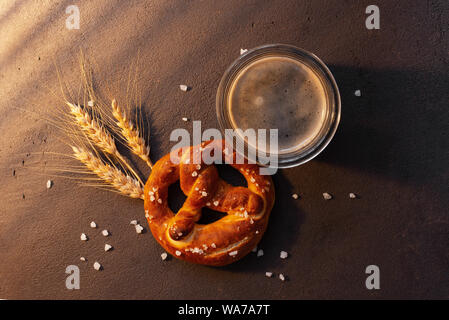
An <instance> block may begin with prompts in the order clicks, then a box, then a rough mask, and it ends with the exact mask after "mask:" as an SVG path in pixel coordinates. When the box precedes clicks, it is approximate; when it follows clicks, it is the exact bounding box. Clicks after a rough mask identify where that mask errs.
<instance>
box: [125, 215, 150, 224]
mask: <svg viewBox="0 0 449 320" xmlns="http://www.w3.org/2000/svg"><path fill="white" fill-rule="evenodd" d="M147 215H148V213H145V216H147ZM129 224H132V225H133V226H135V225H136V224H137V220H131V221H130V222H129Z"/></svg>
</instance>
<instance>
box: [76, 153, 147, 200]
mask: <svg viewBox="0 0 449 320" xmlns="http://www.w3.org/2000/svg"><path fill="white" fill-rule="evenodd" d="M72 150H73V154H74V156H75V158H76V159H78V160H79V161H81V162H82V163H83V164H84V165H85V166H86V167H87V168H88V169H89V170H91V171H92V172H93V173H95V174H96V175H97V176H98V177H100V179H102V180H103V181H105V182H106V183H108V184H110V185H111V186H112V187H114V188H115V189H116V190H118V191H119V192H120V193H121V194H124V195H126V196H128V197H131V198H136V199H143V188H142V184H141V183H140V182H139V181H138V180H136V179H134V178H132V177H130V176H129V175H125V174H124V173H123V172H122V171H120V170H119V169H117V168H114V167H112V166H111V165H109V164H107V163H105V162H103V161H102V160H101V159H100V158H98V157H97V156H95V155H94V154H93V153H92V152H90V151H87V150H85V149H83V148H80V147H75V146H72Z"/></svg>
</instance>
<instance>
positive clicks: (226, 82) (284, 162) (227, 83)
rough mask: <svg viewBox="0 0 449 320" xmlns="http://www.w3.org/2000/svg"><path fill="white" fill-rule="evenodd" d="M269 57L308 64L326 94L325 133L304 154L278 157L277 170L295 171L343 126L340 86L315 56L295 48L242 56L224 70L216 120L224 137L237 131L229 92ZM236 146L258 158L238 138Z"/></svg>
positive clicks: (273, 47)
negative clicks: (244, 72)
mask: <svg viewBox="0 0 449 320" xmlns="http://www.w3.org/2000/svg"><path fill="white" fill-rule="evenodd" d="M267 56H280V57H290V58H292V59H296V60H297V61H299V62H301V63H303V64H305V65H306V66H307V67H309V68H310V69H311V70H312V71H314V72H315V73H316V75H317V77H318V78H319V79H320V80H321V82H322V85H323V89H325V91H326V94H327V97H326V98H327V104H328V105H327V107H328V108H329V110H328V119H327V123H326V124H323V127H322V128H321V131H323V132H322V133H321V134H319V135H318V136H317V137H316V141H313V144H311V145H310V147H309V148H308V149H306V150H305V151H302V152H290V153H283V154H279V153H278V157H279V158H278V163H277V164H276V167H277V168H290V167H295V166H298V165H301V164H304V163H306V162H308V161H310V160H312V159H313V158H315V157H316V156H317V155H318V154H320V153H321V152H322V151H323V150H324V149H325V148H326V147H327V145H328V144H329V143H330V141H331V140H332V138H333V137H334V135H335V132H336V131H337V128H338V125H339V122H340V115H341V99H340V92H339V90H338V86H337V83H336V81H335V79H334V76H333V75H332V72H331V71H330V70H329V68H328V67H327V66H326V64H325V63H324V62H323V61H322V60H321V59H320V58H318V57H317V56H316V55H315V54H313V53H311V52H309V51H307V50H304V49H301V48H298V47H295V46H292V45H287V44H266V45H262V46H258V47H255V48H253V49H249V50H248V51H247V52H245V53H244V54H242V55H240V56H239V57H238V58H237V59H235V60H234V61H233V62H232V63H231V65H230V66H229V67H228V68H227V69H226V70H225V72H224V74H223V76H222V78H221V80H220V83H219V85H218V89H217V95H216V112H217V120H218V123H219V125H220V129H221V131H222V132H223V133H225V132H226V131H225V130H226V129H238V128H236V127H234V126H233V124H232V121H231V116H230V110H229V109H230V107H229V105H228V96H229V91H230V90H229V89H230V87H231V85H232V84H233V82H234V80H235V79H236V76H237V75H238V74H239V72H240V71H241V70H243V69H244V68H245V67H246V66H248V65H249V64H251V63H253V62H255V61H257V60H259V59H262V58H265V57H267ZM273 129H274V128H273ZM321 131H320V132H321ZM236 143H237V144H241V145H243V146H244V148H243V149H242V150H248V153H249V154H257V148H254V147H252V146H250V145H249V144H248V143H247V142H246V141H245V139H242V138H241V137H240V138H239V137H238V136H236ZM236 149H237V151H238V150H239V148H236ZM242 156H245V157H247V155H245V154H242Z"/></svg>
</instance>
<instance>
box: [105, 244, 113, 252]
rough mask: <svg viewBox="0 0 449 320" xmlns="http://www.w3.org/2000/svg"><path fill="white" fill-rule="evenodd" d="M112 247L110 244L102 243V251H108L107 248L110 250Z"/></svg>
mask: <svg viewBox="0 0 449 320" xmlns="http://www.w3.org/2000/svg"><path fill="white" fill-rule="evenodd" d="M111 249H112V246H111V245H110V244H107V243H106V244H105V245H104V251H109V250H111Z"/></svg>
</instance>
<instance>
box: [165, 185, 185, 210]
mask: <svg viewBox="0 0 449 320" xmlns="http://www.w3.org/2000/svg"><path fill="white" fill-rule="evenodd" d="M186 199H187V197H186V195H185V194H184V192H182V190H181V186H180V184H179V180H178V181H177V182H175V183H173V184H172V185H170V186H169V187H168V199H167V201H168V207H169V208H170V209H171V211H173V212H174V213H176V212H178V211H179V209H181V208H182V205H183V204H184V202H185V201H186Z"/></svg>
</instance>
